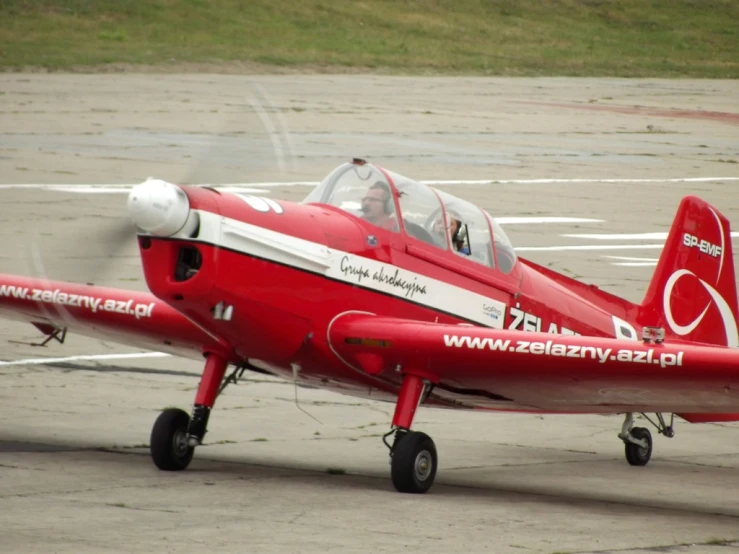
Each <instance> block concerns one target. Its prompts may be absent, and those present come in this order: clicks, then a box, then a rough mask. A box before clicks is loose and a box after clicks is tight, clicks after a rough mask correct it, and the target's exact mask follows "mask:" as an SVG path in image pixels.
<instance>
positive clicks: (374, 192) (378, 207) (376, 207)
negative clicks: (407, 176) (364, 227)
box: [362, 181, 392, 222]
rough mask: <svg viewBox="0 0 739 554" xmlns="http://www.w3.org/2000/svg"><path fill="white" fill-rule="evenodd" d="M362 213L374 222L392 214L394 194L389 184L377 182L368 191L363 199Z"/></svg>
mask: <svg viewBox="0 0 739 554" xmlns="http://www.w3.org/2000/svg"><path fill="white" fill-rule="evenodd" d="M362 213H363V214H364V217H365V219H367V220H368V221H372V222H377V221H381V220H383V219H385V218H387V216H388V215H390V213H392V194H391V192H390V186H389V185H388V184H387V183H384V182H382V181H377V182H376V183H375V184H374V185H372V186H371V187H370V188H369V189H367V193H366V194H365V195H364V198H362Z"/></svg>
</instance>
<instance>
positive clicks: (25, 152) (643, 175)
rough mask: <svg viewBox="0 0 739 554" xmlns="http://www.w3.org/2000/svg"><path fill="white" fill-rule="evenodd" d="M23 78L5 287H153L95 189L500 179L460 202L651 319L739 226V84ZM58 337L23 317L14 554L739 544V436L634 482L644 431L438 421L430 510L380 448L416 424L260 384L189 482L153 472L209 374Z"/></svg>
mask: <svg viewBox="0 0 739 554" xmlns="http://www.w3.org/2000/svg"><path fill="white" fill-rule="evenodd" d="M0 83H1V86H0V118H1V119H0V121H1V122H2V124H1V126H0V241H1V244H2V246H3V247H2V249H1V250H0V271H1V272H3V273H15V274H22V275H29V276H45V277H48V278H50V279H59V280H70V281H75V282H90V281H93V282H95V283H97V284H102V285H109V286H115V287H119V288H132V289H137V290H141V289H143V288H145V283H144V282H143V276H142V273H141V270H140V267H139V264H138V258H137V251H136V246H135V240H134V238H133V236H129V237H127V238H125V239H124V240H123V242H120V240H119V233H118V232H117V229H119V228H120V224H121V223H122V222H124V220H125V195H124V194H123V193H121V192H118V193H116V192H110V191H109V190H107V189H105V188H100V187H90V188H84V187H82V188H80V187H79V185H106V184H120V183H136V182H139V181H142V180H144V179H145V178H146V177H148V176H155V177H159V178H163V179H167V180H170V181H174V182H187V183H229V184H239V183H242V184H243V183H262V184H261V185H251V186H253V187H254V188H255V189H257V190H258V191H260V192H258V194H264V195H269V196H270V197H273V198H285V199H291V200H300V199H302V198H303V197H304V196H305V195H307V193H308V192H309V190H310V186H311V185H310V184H302V183H312V182H315V181H320V180H321V179H322V178H323V177H324V176H325V175H326V174H327V173H328V172H329V171H330V170H331V169H333V168H334V167H335V166H337V165H338V164H340V163H342V162H343V161H345V160H347V159H350V158H351V157H353V156H364V157H367V158H369V159H370V160H371V161H374V162H376V163H378V164H380V165H383V166H385V167H387V168H388V169H391V170H393V171H397V172H399V173H403V174H405V175H407V176H409V177H412V178H416V179H419V180H443V181H474V180H485V181H492V182H490V183H487V184H469V183H467V184H463V183H459V182H458V183H447V184H445V185H444V186H442V187H440V188H444V189H445V190H449V191H450V192H452V193H454V194H457V195H459V196H462V197H465V198H468V199H471V200H473V201H476V202H478V203H479V204H480V205H482V206H483V207H484V208H486V209H487V210H489V211H490V212H491V214H492V215H493V216H495V217H508V218H511V217H520V218H525V219H522V220H519V221H518V222H511V223H509V224H506V225H504V228H505V230H506V232H507V233H508V235H509V237H510V238H511V240H512V241H513V243H514V245H515V246H516V247H517V248H518V250H519V254H520V255H521V256H525V257H529V258H531V259H533V260H534V261H536V262H538V263H541V264H544V265H548V266H550V267H552V268H554V269H556V270H558V271H562V272H565V273H566V274H568V275H571V276H575V277H577V278H579V279H581V280H583V281H585V282H589V283H593V284H596V285H598V286H600V287H602V288H604V289H606V290H608V291H610V292H613V293H615V294H618V295H620V296H624V297H626V298H628V299H630V300H632V301H639V300H640V299H641V297H642V296H643V294H644V292H645V290H646V286H647V283H648V282H649V279H650V278H651V274H652V271H653V264H654V260H655V259H656V258H657V257H658V256H659V254H660V252H661V240H660V238H659V236H660V235H659V233H666V232H667V230H668V229H669V225H670V223H671V221H672V217H673V214H674V212H675V209H676V208H677V204H678V202H679V199H680V198H681V197H682V196H683V195H685V194H698V195H700V196H703V197H704V198H706V199H707V200H709V201H711V202H713V203H714V205H715V206H716V207H718V209H719V210H720V211H722V212H723V213H724V214H725V215H726V216H728V217H729V218H730V219H731V220H732V221H736V222H739V194H738V193H737V192H736V191H737V187H738V186H739V165H737V162H739V114H737V113H736V98H739V84H737V82H736V81H709V80H702V81H692V80H676V81H670V80H636V79H630V80H617V79H473V78H450V79H441V78H415V79H412V78H402V77H371V76H299V75H288V76H264V77H259V76H251V77H250V76H234V75H201V76H196V75H132V74H121V75H30V74H4V75H0ZM277 182H281V183H291V184H288V185H284V186H273V185H274V183H277ZM3 184H4V185H15V184H18V185H75V186H76V188H74V189H73V190H75V191H78V192H69V191H59V190H49V189H48V188H40V187H34V186H25V187H3V186H2V185H3ZM545 217H567V218H576V220H574V221H570V222H562V223H552V222H546V221H544V220H542V218H545ZM736 228H737V229H739V223H737V225H736ZM645 233H651V235H644V234H645ZM572 235H575V236H572ZM578 235H580V236H578ZM113 241H117V242H116V244H118V246H117V247H116V248H114V249H112V248H111V244H112V243H113ZM737 246H739V244H738V241H737V240H736V239H735V240H734V247H735V249H736V248H737ZM737 259H738V257H737V255H736V253H735V255H734V262H735V264H736V263H737ZM38 338H39V335H38V333H37V332H36V331H35V329H34V328H33V327H31V326H28V325H20V324H17V323H14V322H7V321H3V322H2V323H1V324H0V344H1V345H2V346H1V347H0V352H2V355H0V360H2V362H1V363H0V376H1V377H2V378H1V379H0V403H1V404H0V406H1V407H0V420H1V421H2V430H1V431H0V501H1V507H0V530H1V531H2V532H0V552H3V553H6V552H7V553H16V552H17V553H24V554H26V553H29V554H30V553H36V552H39V553H40V552H44V553H48V552H60V553H62V552H65V553H66V552H75V553H88V552H89V553H93V552H94V553H99V552H142V551H143V552H192V551H196V550H197V551H200V550H203V551H208V552H234V551H239V552H265V553H271V552H275V553H276V552H296V553H297V552H300V553H303V552H305V553H314V552H321V553H323V552H400V551H406V552H444V553H447V552H491V553H525V552H532V553H544V554H546V553H554V552H572V553H575V552H576V553H596V552H626V553H629V554H635V553H643V552H690V553H698V552H701V553H702V552H706V553H729V552H739V502H738V501H737V493H736V491H737V490H739V424H705V425H690V424H688V423H685V422H682V421H679V422H678V424H677V434H676V436H675V437H674V438H672V439H667V438H664V437H661V436H656V433H654V435H655V451H654V454H653V458H652V461H651V462H650V464H649V465H648V466H646V467H644V468H633V467H630V466H629V465H628V464H627V463H626V461H625V460H624V455H623V444H622V443H621V442H620V440H619V439H618V438H617V436H616V435H617V433H618V431H619V429H620V425H621V418H620V417H618V416H549V415H547V416H531V415H516V414H476V413H475V414H471V413H458V412H450V411H437V410H431V409H428V408H421V409H420V411H419V413H418V416H417V418H416V422H415V424H414V426H415V428H416V429H419V430H423V431H425V432H427V433H428V434H429V435H431V436H432V437H433V438H434V440H435V441H436V444H437V448H438V450H439V457H440V467H439V473H438V476H437V480H436V484H435V485H434V487H433V488H432V490H431V491H430V492H429V493H428V494H427V495H423V496H409V495H400V494H398V493H396V492H395V491H394V489H393V487H392V484H391V482H390V477H389V470H390V468H389V463H388V457H387V450H386V448H385V446H384V445H383V444H382V442H381V438H380V437H381V435H382V434H383V433H384V432H385V431H386V430H387V428H388V426H389V421H390V419H391V417H392V409H393V406H392V405H390V404H382V403H376V402H370V401H364V400H360V399H356V398H350V397H344V396H339V395H336V394H333V393H328V392H325V391H320V390H310V389H303V388H300V389H298V390H297V396H298V399H299V404H300V408H301V409H302V410H304V411H301V409H299V408H298V406H296V401H295V397H296V389H295V388H294V386H293V384H292V383H285V382H278V381H275V380H273V379H266V378H261V377H259V378H252V377H250V378H249V379H248V380H247V381H245V382H243V383H240V384H239V385H237V386H234V387H232V388H229V389H228V390H227V391H226V393H224V395H223V396H222V397H221V398H219V401H218V404H217V406H216V409H215V411H214V412H213V416H212V417H211V421H210V425H209V433H208V435H207V436H206V442H207V445H205V446H203V447H201V448H200V449H199V450H198V451H197V453H196V457H195V460H194V461H193V463H192V465H191V467H190V468H189V469H188V470H187V471H186V472H183V473H180V474H165V473H162V472H159V471H158V470H156V469H155V468H154V466H153V464H152V463H151V461H150V458H149V456H148V448H147V444H148V441H149V432H150V429H151V425H152V423H153V421H154V419H155V418H156V416H157V414H158V412H159V411H160V410H161V409H163V408H165V407H167V406H180V407H183V408H185V409H188V408H189V406H190V404H191V402H192V401H193V398H194V394H195V388H196V386H197V383H198V376H199V372H200V369H201V368H200V366H199V364H197V363H194V362H192V361H189V360H179V359H175V358H171V357H144V358H112V359H110V360H86V359H82V358H80V357H81V356H87V355H102V354H109V355H113V356H115V355H120V354H129V353H136V352H138V351H137V350H136V349H132V348H131V347H127V346H125V345H118V344H114V343H110V342H102V341H96V340H93V339H88V338H84V337H78V336H68V337H67V341H66V343H65V344H64V345H59V344H50V345H49V346H48V347H45V348H39V347H34V346H30V345H27V344H22V343H21V342H24V341H34V340H38ZM18 341H20V342H18ZM38 358H54V359H56V360H55V361H53V360H52V361H50V362H48V363H39V362H33V361H28V360H33V359H38ZM532 386H535V383H532ZM306 412H307V413H306ZM314 418H315V419H314ZM732 541H733V542H732Z"/></svg>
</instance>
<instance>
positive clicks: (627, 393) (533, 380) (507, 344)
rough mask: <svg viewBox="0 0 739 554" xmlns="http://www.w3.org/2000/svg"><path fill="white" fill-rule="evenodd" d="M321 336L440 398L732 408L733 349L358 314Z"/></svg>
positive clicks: (737, 383) (735, 405)
mask: <svg viewBox="0 0 739 554" xmlns="http://www.w3.org/2000/svg"><path fill="white" fill-rule="evenodd" d="M328 339H329V341H330V343H331V346H332V348H333V350H334V351H335V352H336V354H337V355H338V356H339V357H340V358H342V359H343V360H344V361H345V363H348V364H350V365H352V366H354V367H355V368H357V369H361V370H363V371H365V372H368V373H372V374H375V375H379V376H382V377H386V378H387V379H389V380H397V379H398V378H399V373H398V371H397V368H398V367H400V368H401V371H412V372H416V373H418V374H420V375H422V376H426V377H427V378H428V379H430V380H431V381H433V382H434V383H436V384H437V387H436V388H435V392H438V394H439V395H440V396H444V391H445V390H457V391H459V390H466V391H478V392H479V393H482V394H483V395H484V396H486V397H487V398H494V397H500V398H501V399H502V400H509V401H511V403H512V405H518V406H527V407H535V408H537V409H540V410H543V411H561V412H597V413H617V412H625V411H634V412H675V413H685V414H688V413H728V412H737V411H739V350H737V349H733V348H727V347H719V346H715V347H714V346H710V345H699V344H696V343H672V344H653V343H652V344H645V343H642V342H635V341H627V340H620V339H612V338H600V337H583V336H564V335H552V334H546V333H524V332H521V331H504V330H495V329H488V328H481V327H473V326H461V325H446V324H445V325H441V324H435V323H425V322H420V321H411V320H402V319H394V318H383V317H373V316H366V315H361V316H360V315H346V316H343V317H342V318H340V319H338V320H337V321H335V322H334V323H333V324H332V326H331V327H330V329H329V335H328ZM439 391H440V392H439ZM491 395H493V396H491ZM472 396H474V395H472ZM470 401H471V402H474V398H472V397H471V398H470Z"/></svg>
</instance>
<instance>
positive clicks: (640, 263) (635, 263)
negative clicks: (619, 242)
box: [611, 262, 657, 267]
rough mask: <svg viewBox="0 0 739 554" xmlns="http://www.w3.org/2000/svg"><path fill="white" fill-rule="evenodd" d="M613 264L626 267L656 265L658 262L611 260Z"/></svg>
mask: <svg viewBox="0 0 739 554" xmlns="http://www.w3.org/2000/svg"><path fill="white" fill-rule="evenodd" d="M611 265H620V266H624V267H654V266H656V265H657V262H611Z"/></svg>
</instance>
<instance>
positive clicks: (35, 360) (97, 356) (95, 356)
mask: <svg viewBox="0 0 739 554" xmlns="http://www.w3.org/2000/svg"><path fill="white" fill-rule="evenodd" d="M169 356H170V354H167V353H165V352H132V353H130V354H88V355H82V356H68V357H66V358H28V359H25V360H13V361H11V362H0V367H5V366H13V365H15V366H17V365H43V364H56V363H62V362H76V361H80V360H130V359H136V358H166V357H169Z"/></svg>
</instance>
